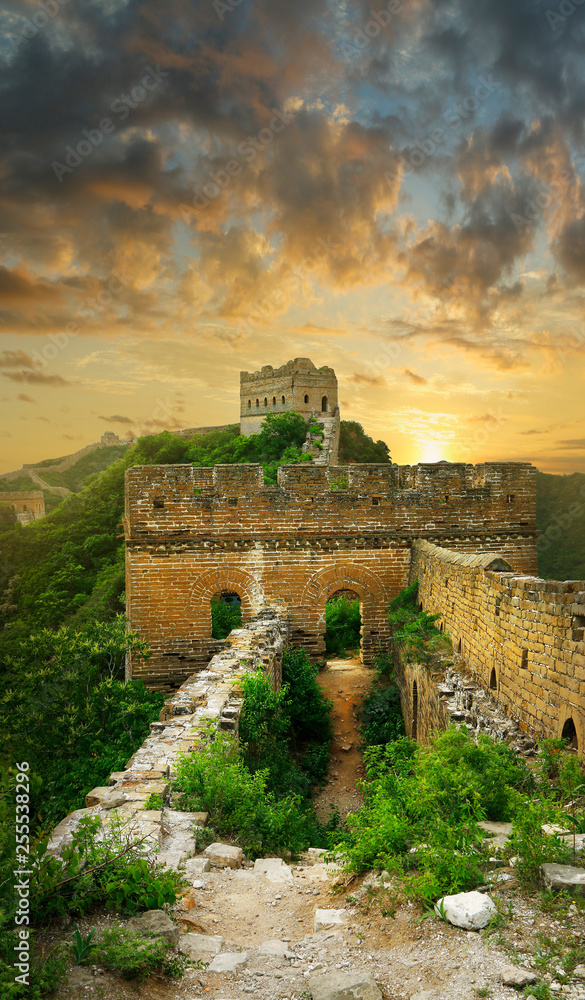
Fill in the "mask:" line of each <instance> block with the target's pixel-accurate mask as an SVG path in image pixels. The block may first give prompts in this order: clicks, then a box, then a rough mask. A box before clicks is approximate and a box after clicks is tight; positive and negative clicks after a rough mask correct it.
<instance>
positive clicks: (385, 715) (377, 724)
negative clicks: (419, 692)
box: [360, 684, 404, 746]
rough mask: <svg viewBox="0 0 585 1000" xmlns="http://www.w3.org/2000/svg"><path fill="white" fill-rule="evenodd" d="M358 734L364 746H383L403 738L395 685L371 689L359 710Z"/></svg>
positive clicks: (400, 713)
mask: <svg viewBox="0 0 585 1000" xmlns="http://www.w3.org/2000/svg"><path fill="white" fill-rule="evenodd" d="M360 712H361V721H362V725H361V727H360V734H361V737H362V739H363V741H364V743H365V745H366V746H383V745H384V744H386V743H390V742H391V741H392V740H397V739H399V738H400V737H401V736H404V721H403V719H402V711H401V708H400V692H399V690H398V688H397V687H396V685H395V684H392V685H390V686H389V687H383V688H373V689H372V690H371V691H370V692H369V693H368V694H367V695H366V697H365V698H364V700H363V701H362V704H361V708H360Z"/></svg>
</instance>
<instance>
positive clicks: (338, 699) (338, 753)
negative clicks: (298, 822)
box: [315, 659, 372, 822]
mask: <svg viewBox="0 0 585 1000" xmlns="http://www.w3.org/2000/svg"><path fill="white" fill-rule="evenodd" d="M371 682H372V671H371V670H368V668H367V667H364V665H363V664H362V663H360V661H359V659H348V660H329V661H328V663H327V666H326V667H325V669H324V670H323V671H322V672H321V673H320V674H319V684H320V685H321V687H322V688H323V690H324V691H325V693H326V695H327V697H328V698H331V700H332V701H333V712H332V719H333V740H332V743H331V763H330V765H329V784H328V785H326V786H325V788H323V789H322V791H321V792H320V793H319V795H318V796H317V799H316V801H315V808H316V810H317V815H318V816H319V819H320V820H321V821H322V822H323V821H325V820H326V819H327V818H328V816H329V812H330V809H331V806H332V805H333V806H335V807H336V808H337V809H338V810H339V814H340V816H341V818H342V819H345V817H346V816H347V814H348V812H352V811H353V810H354V809H359V807H360V805H361V804H362V800H361V796H360V794H359V792H357V791H356V784H357V782H359V781H361V779H362V755H361V753H360V752H359V750H358V746H359V742H360V736H359V732H358V724H359V719H358V710H359V705H360V702H361V700H362V698H363V696H364V694H365V693H366V691H367V690H368V689H369V687H370V684H371Z"/></svg>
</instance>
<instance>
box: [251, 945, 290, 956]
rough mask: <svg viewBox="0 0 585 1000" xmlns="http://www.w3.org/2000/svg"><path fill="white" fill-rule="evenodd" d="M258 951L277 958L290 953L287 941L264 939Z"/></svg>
mask: <svg viewBox="0 0 585 1000" xmlns="http://www.w3.org/2000/svg"><path fill="white" fill-rule="evenodd" d="M258 951H259V952H260V954H261V955H271V956H273V957H275V958H286V956H287V955H290V949H289V946H288V942H287V941H263V942H262V944H261V945H260V947H259V949H258Z"/></svg>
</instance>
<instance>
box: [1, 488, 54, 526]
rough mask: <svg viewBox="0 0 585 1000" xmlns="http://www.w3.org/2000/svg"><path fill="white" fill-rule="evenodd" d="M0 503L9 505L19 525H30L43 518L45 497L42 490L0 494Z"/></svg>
mask: <svg viewBox="0 0 585 1000" xmlns="http://www.w3.org/2000/svg"><path fill="white" fill-rule="evenodd" d="M0 503H8V504H10V506H11V507H12V508H13V510H14V511H15V513H16V516H17V518H18V520H19V521H20V523H21V524H30V523H31V522H32V521H39V520H40V519H41V518H42V517H44V516H45V495H44V493H43V491H42V490H31V491H30V492H19V493H0Z"/></svg>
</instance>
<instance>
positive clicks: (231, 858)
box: [203, 844, 242, 868]
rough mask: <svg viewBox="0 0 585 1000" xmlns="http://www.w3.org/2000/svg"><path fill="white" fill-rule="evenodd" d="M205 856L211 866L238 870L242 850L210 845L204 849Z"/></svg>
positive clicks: (227, 845) (224, 845)
mask: <svg viewBox="0 0 585 1000" xmlns="http://www.w3.org/2000/svg"><path fill="white" fill-rule="evenodd" d="M203 853H204V854H205V856H206V857H207V858H209V860H210V861H211V863H212V864H214V865H218V866H219V867H220V868H239V867H240V865H241V864H242V848H241V847H232V846H231V845H230V844H210V845H209V847H206V848H205V850H204V852H203Z"/></svg>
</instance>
